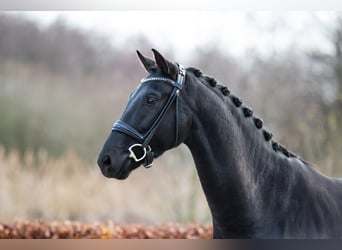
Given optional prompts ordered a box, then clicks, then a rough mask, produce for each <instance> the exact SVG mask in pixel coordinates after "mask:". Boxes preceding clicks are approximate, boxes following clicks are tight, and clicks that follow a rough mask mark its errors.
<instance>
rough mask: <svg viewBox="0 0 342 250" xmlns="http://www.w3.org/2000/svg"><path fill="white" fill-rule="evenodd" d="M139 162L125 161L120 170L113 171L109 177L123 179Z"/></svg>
mask: <svg viewBox="0 0 342 250" xmlns="http://www.w3.org/2000/svg"><path fill="white" fill-rule="evenodd" d="M140 165H141V164H139V163H135V162H132V161H131V160H127V161H125V163H124V165H123V166H122V167H121V168H120V170H119V171H118V172H117V173H115V174H114V175H113V176H111V178H115V179H118V180H124V179H126V178H127V177H128V176H129V175H130V173H131V172H132V171H133V170H134V169H136V168H138V167H139V166H140Z"/></svg>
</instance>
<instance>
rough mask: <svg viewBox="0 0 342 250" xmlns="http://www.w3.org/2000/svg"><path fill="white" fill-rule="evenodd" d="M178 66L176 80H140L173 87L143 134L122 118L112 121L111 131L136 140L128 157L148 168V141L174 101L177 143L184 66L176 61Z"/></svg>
mask: <svg viewBox="0 0 342 250" xmlns="http://www.w3.org/2000/svg"><path fill="white" fill-rule="evenodd" d="M176 65H177V67H178V76H177V80H176V81H174V80H171V79H169V78H166V77H146V78H144V79H142V80H141V82H140V83H141V84H145V83H148V82H153V81H159V82H164V83H167V84H169V85H170V86H171V87H173V89H172V92H171V94H170V96H169V98H168V100H167V101H166V103H165V105H164V107H163V108H162V110H161V111H160V113H159V115H158V117H157V119H155V121H154V122H153V124H152V125H151V127H150V128H149V129H148V130H147V132H145V133H144V134H142V133H140V132H139V131H138V130H136V129H135V128H133V127H132V126H130V125H129V124H127V123H126V122H124V121H122V120H118V121H116V122H115V123H114V125H113V127H112V131H118V132H121V133H123V134H126V135H128V136H130V137H132V138H133V139H135V140H136V141H137V143H136V144H133V145H131V146H130V147H129V148H128V150H129V152H130V154H129V158H132V159H133V160H134V161H135V162H140V161H142V160H144V163H143V165H144V167H146V168H149V167H151V166H152V162H153V159H154V153H153V151H152V148H151V146H150V145H149V143H150V141H151V140H152V137H153V136H154V134H155V133H156V131H157V128H158V126H159V124H160V123H161V122H162V121H163V119H164V117H165V115H166V113H167V111H168V110H169V109H170V107H171V105H172V104H173V103H174V102H175V104H176V117H175V122H176V127H175V141H174V146H176V145H177V143H178V120H179V117H178V116H179V114H178V96H179V93H180V91H181V90H182V87H183V83H184V81H185V72H186V71H185V68H184V67H183V66H182V65H180V64H178V63H176Z"/></svg>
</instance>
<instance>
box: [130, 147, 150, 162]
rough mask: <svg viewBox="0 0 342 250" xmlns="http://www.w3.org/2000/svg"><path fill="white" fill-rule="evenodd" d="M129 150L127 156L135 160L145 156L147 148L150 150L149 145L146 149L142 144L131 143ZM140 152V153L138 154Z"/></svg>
mask: <svg viewBox="0 0 342 250" xmlns="http://www.w3.org/2000/svg"><path fill="white" fill-rule="evenodd" d="M128 150H129V156H128V157H129V158H132V159H133V160H134V161H135V162H139V161H141V160H143V159H144V158H145V157H146V153H147V150H148V151H151V148H150V146H148V148H147V150H146V148H145V147H143V145H142V144H133V145H132V146H130V147H129V148H128ZM139 154H140V155H139Z"/></svg>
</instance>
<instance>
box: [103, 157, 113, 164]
mask: <svg viewBox="0 0 342 250" xmlns="http://www.w3.org/2000/svg"><path fill="white" fill-rule="evenodd" d="M102 163H103V164H104V165H105V166H110V165H111V164H112V161H111V160H110V157H109V155H105V156H104V157H103V159H102Z"/></svg>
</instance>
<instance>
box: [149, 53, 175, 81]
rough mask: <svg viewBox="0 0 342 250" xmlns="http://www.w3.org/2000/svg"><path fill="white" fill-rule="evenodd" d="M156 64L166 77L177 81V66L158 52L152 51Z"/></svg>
mask: <svg viewBox="0 0 342 250" xmlns="http://www.w3.org/2000/svg"><path fill="white" fill-rule="evenodd" d="M152 52H153V54H154V58H155V59H156V63H157V65H158V66H159V68H160V70H161V71H162V73H163V74H164V75H167V76H168V77H170V78H171V79H173V80H176V79H177V74H178V69H177V67H176V65H175V64H173V63H172V62H169V61H168V60H166V59H165V58H164V57H163V56H162V55H161V54H160V53H159V52H158V51H157V50H155V49H152Z"/></svg>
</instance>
